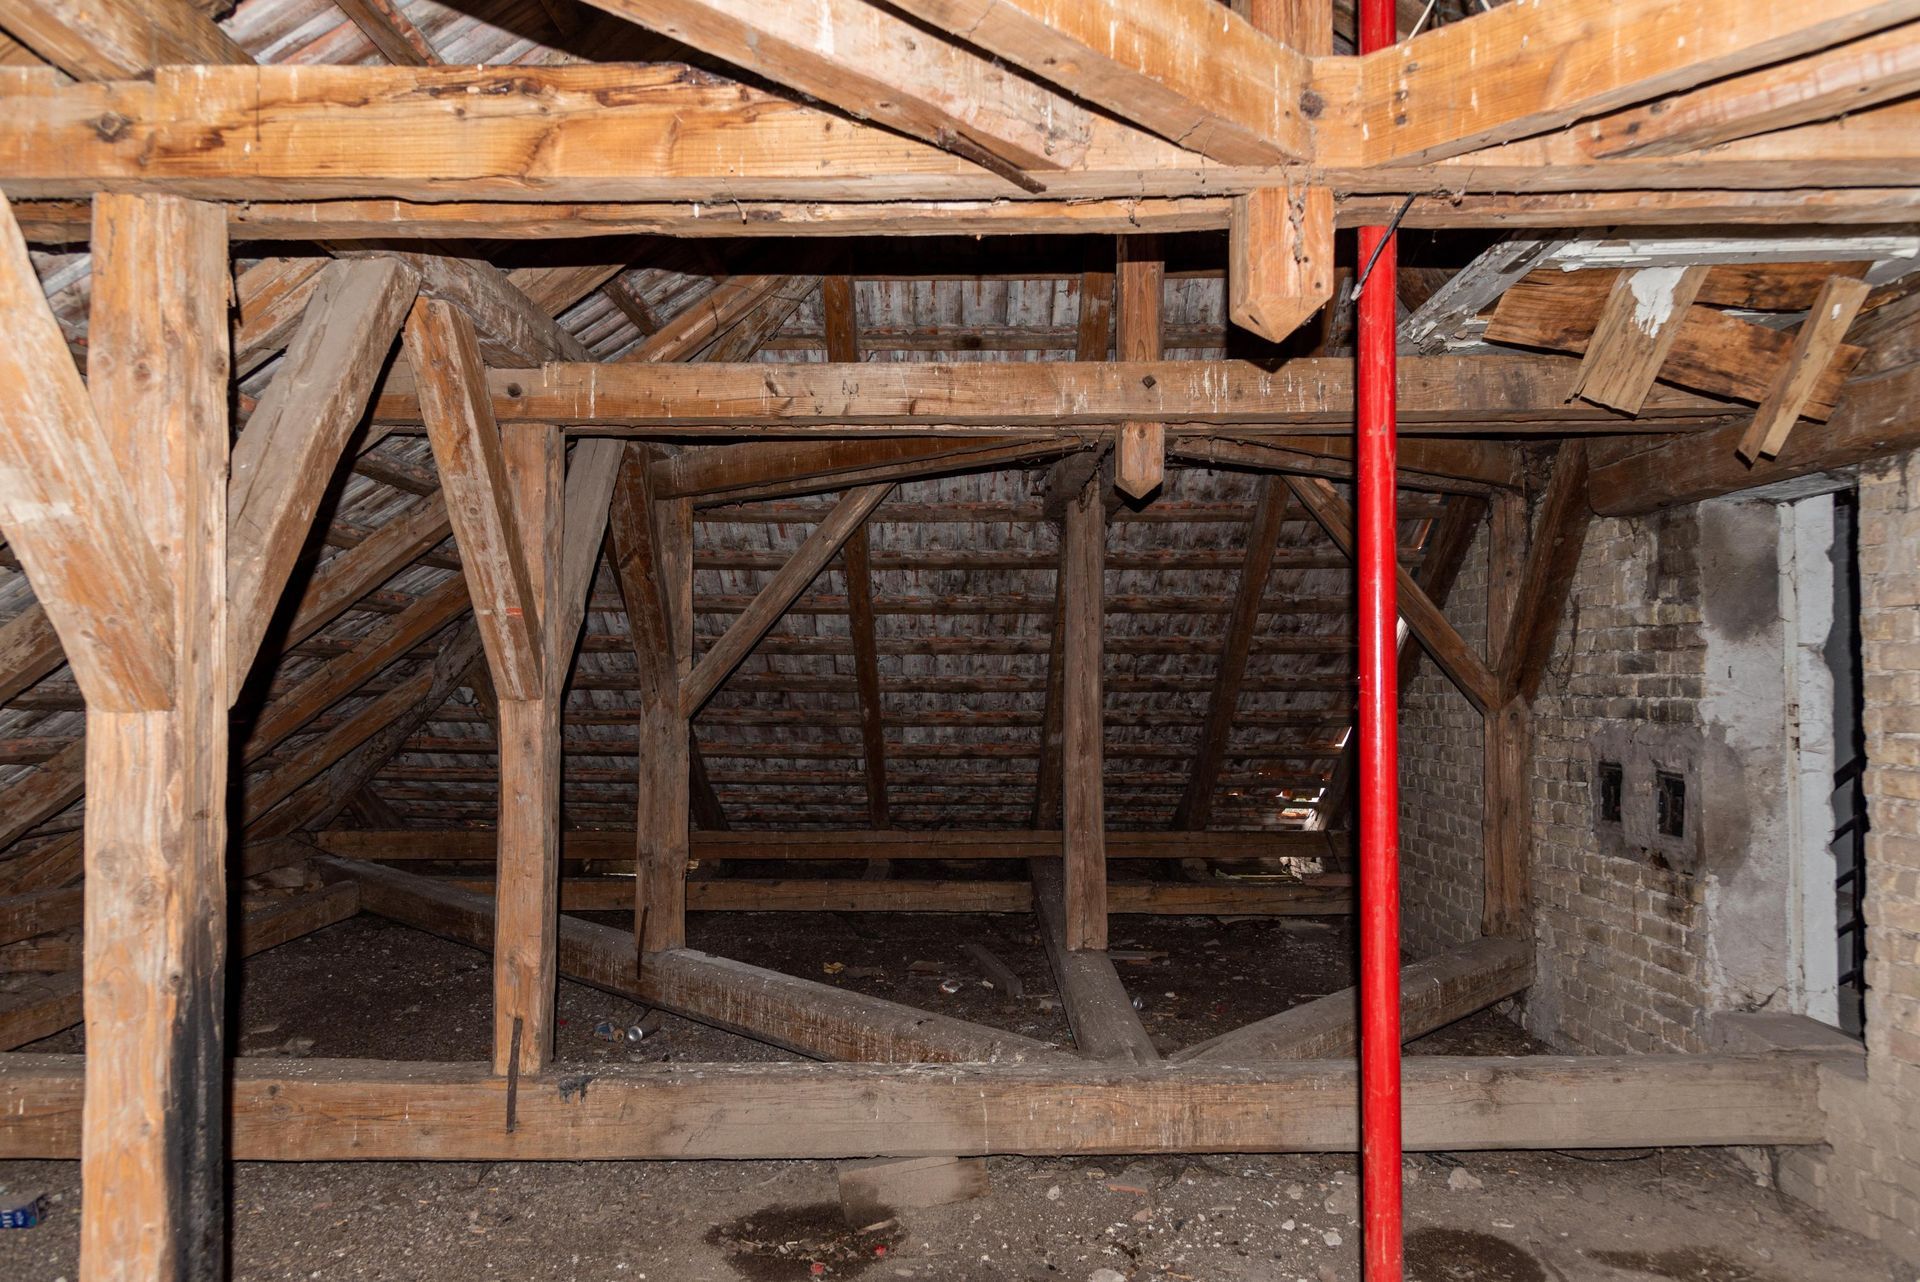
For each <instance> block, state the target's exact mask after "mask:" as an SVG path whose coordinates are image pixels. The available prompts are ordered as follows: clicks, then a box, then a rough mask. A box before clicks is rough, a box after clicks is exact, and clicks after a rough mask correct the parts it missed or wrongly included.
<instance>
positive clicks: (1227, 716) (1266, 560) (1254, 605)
mask: <svg viewBox="0 0 1920 1282" xmlns="http://www.w3.org/2000/svg"><path fill="white" fill-rule="evenodd" d="M1288 506H1289V502H1288V497H1287V488H1286V485H1285V484H1284V483H1283V482H1282V481H1280V480H1279V479H1278V478H1276V477H1271V476H1268V477H1262V478H1261V480H1260V488H1259V493H1258V495H1257V497H1256V498H1255V499H1254V508H1253V519H1252V520H1251V521H1249V522H1248V523H1247V559H1246V564H1245V565H1243V566H1242V567H1241V570H1240V585H1239V587H1238V589H1236V591H1235V593H1234V598H1233V608H1232V610H1231V611H1230V612H1229V613H1228V615H1227V632H1226V644H1225V646H1224V648H1223V649H1222V650H1221V653H1220V665H1219V669H1218V674H1217V675H1216V676H1215V678H1214V686H1213V693H1212V695H1211V696H1210V697H1209V700H1208V703H1207V719H1206V722H1205V724H1204V725H1203V726H1202V727H1201V730H1200V746H1199V749H1198V750H1197V751H1196V752H1195V753H1194V755H1193V771H1192V774H1191V775H1189V777H1188V779H1187V787H1186V791H1185V792H1184V793H1183V794H1182V795H1181V797H1180V805H1179V807H1178V808H1177V809H1176V810H1175V811H1174V814H1173V826H1174V827H1176V828H1187V829H1202V828H1205V827H1206V826H1207V821H1208V819H1210V818H1211V817H1212V814H1213V793H1214V787H1215V785H1216V784H1217V783H1218V781H1219V778H1220V767H1221V766H1222V765H1224V764H1225V762H1226V758H1227V745H1228V742H1229V741H1230V740H1231V738H1232V737H1233V726H1234V717H1235V713H1236V712H1237V711H1238V710H1239V707H1240V683H1241V681H1242V679H1243V678H1244V677H1245V676H1246V672H1247V658H1248V656H1249V655H1250V654H1251V653H1252V649H1253V635H1254V632H1255V630H1256V629H1257V628H1258V626H1259V623H1260V607H1261V603H1262V602H1264V601H1265V600H1266V594H1267V581H1268V580H1269V579H1271V578H1272V577H1273V558H1274V552H1275V551H1276V550H1277V549H1278V547H1279V545H1280V527H1281V526H1282V525H1283V524H1285V522H1286V519H1287V509H1288Z"/></svg>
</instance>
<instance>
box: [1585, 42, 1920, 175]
mask: <svg viewBox="0 0 1920 1282" xmlns="http://www.w3.org/2000/svg"><path fill="white" fill-rule="evenodd" d="M1915 90H1920V30H1916V29H1915V27H1914V26H1913V25H1912V24H1908V25H1905V26H1900V27H1896V28H1894V29H1892V30H1890V31H1883V32H1881V33H1880V34H1878V35H1874V36H1868V37H1866V38H1865V39H1861V40H1853V41H1849V42H1848V43H1846V44H1843V45H1838V46H1836V47H1834V48H1832V49H1828V50H1826V51H1824V52H1822V53H1817V54H1812V55H1809V56H1807V57H1802V58H1796V59H1794V60H1792V61H1789V62H1783V63H1780V64H1778V65H1776V66H1771V67H1763V68H1761V69H1760V70H1758V71H1751V72H1748V73H1747V74H1745V75H1740V76H1732V77H1729V78H1728V79H1725V80H1721V81H1717V82H1715V83H1713V84H1710V85H1706V86H1703V87H1702V88H1699V89H1695V90H1692V91H1691V92H1688V93H1683V94H1678V95H1675V96H1673V97H1670V98H1662V99H1660V100H1658V101H1656V102H1651V103H1647V104H1645V105H1644V106H1638V107H1632V108H1629V109H1627V110H1625V111H1620V112H1615V113H1614V114H1612V115H1610V116H1605V117H1602V118H1601V119H1599V120H1597V121H1589V122H1587V123H1586V124H1583V125H1582V126H1581V128H1582V130H1583V131H1591V136H1592V137H1593V139H1594V142H1593V144H1592V145H1593V153H1594V154H1595V155H1596V156H1678V155H1681V154H1682V153H1684V152H1689V151H1697V150H1700V149H1702V148H1706V147H1713V146H1717V145H1718V144H1720V143H1723V142H1732V141H1733V140H1735V139H1736V138H1745V137H1748V136H1750V135H1753V134H1758V133H1766V132H1768V131H1770V130H1774V129H1789V128H1792V127H1793V126H1795V125H1803V124H1807V123H1809V122H1811V121H1815V120H1824V119H1827V118H1828V117H1831V116H1837V115H1840V114H1841V113H1843V112H1849V111H1862V110H1864V109H1866V108H1868V107H1873V106H1877V105H1879V104H1880V103H1883V102H1891V101H1893V100H1894V99H1896V98H1902V97H1905V96H1906V95H1908V94H1910V93H1913V92H1914V91H1915Z"/></svg>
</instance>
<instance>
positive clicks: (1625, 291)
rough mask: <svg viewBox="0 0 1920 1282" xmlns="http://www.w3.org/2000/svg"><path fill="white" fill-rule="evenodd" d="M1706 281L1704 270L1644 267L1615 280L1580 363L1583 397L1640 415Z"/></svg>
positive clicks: (1697, 268)
mask: <svg viewBox="0 0 1920 1282" xmlns="http://www.w3.org/2000/svg"><path fill="white" fill-rule="evenodd" d="M1706 276H1707V269H1706V268H1705V267H1642V268H1638V269H1636V270H1633V271H1623V272H1621V273H1620V274H1619V275H1618V276H1616V277H1614V281H1613V288H1612V289H1611V290H1610V291H1609V292H1608V294H1607V301H1606V303H1605V304H1603V305H1602V306H1601V308H1600V315H1599V319H1598V320H1596V321H1595V322H1594V327H1593V336H1592V337H1591V338H1589V339H1588V340H1587V353H1586V358H1585V359H1584V360H1582V361H1581V362H1580V380H1579V395H1581V396H1583V397H1585V398H1586V399H1587V400H1590V401H1592V402H1594V403H1595V404H1596V405H1609V406H1612V407H1613V408H1614V409H1617V410H1620V411H1622V412H1623V413H1627V414H1638V413H1639V412H1640V406H1641V405H1643V404H1644V403H1645V402H1646V399H1647V393H1648V392H1650V391H1652V390H1653V381H1654V379H1656V378H1658V377H1659V376H1660V367H1661V366H1663V365H1665V364H1666V362H1667V354H1668V353H1669V352H1671V351H1672V350H1673V344H1674V340H1676V339H1677V338H1679V336H1680V326H1681V323H1682V321H1684V319H1685V317H1686V312H1687V309H1688V308H1690V307H1692V306H1693V300H1694V296H1695V295H1696V294H1698V293H1699V292H1700V286H1701V284H1702V283H1703V282H1704V281H1705V280H1706Z"/></svg>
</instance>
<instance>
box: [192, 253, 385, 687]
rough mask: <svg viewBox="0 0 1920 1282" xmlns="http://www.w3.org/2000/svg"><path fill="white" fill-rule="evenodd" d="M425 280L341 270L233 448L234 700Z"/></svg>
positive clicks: (321, 283) (317, 296)
mask: <svg viewBox="0 0 1920 1282" xmlns="http://www.w3.org/2000/svg"><path fill="white" fill-rule="evenodd" d="M417 287H418V277H417V276H416V275H415V274H414V272H413V271H412V270H411V269H410V268H408V267H406V266H405V265H404V264H402V263H399V262H397V261H395V260H393V259H368V260H365V261H361V262H341V263H334V264H333V265H331V266H329V267H328V268H327V269H326V270H325V271H323V272H322V273H321V274H320V277H319V280H318V282H317V284H316V287H315V291H314V294H313V299H312V301H311V302H310V303H309V304H308V306H307V312H306V319H305V320H304V321H303V322H302V323H301V325H300V328H299V331H298V332H297V333H295V334H294V336H293V339H292V342H291V344H290V345H289V347H288V349H287V355H286V359H284V360H283V361H282V362H281V363H280V367H279V369H278V370H277V371H276V372H275V373H274V376H273V381H272V382H271V383H269V384H268V385H267V390H266V391H265V392H264V393H263V394H262V395H261V397H260V403H259V405H258V406H257V407H256V408H255V409H254V412H253V415H252V417H250V418H249V419H248V420H247V425H246V428H245V429H244V430H243V431H242V432H241V433H240V439H239V440H238V441H237V442H235V444H234V448H233V461H232V469H231V471H232V477H231V480H230V481H229V482H228V487H227V540H228V548H227V557H228V567H227V580H228V587H227V590H228V593H229V597H230V599H229V601H228V606H227V631H228V639H227V647H228V651H229V660H230V661H229V666H228V680H229V682H230V684H231V686H232V689H231V690H229V692H228V697H229V698H235V697H238V695H239V693H240V687H241V686H242V685H244V684H245V682H246V679H247V673H248V671H249V670H250V669H251V668H252V666H253V659H254V656H255V654H256V653H258V651H259V648H260V641H261V638H262V637H264V636H265V635H266V631H267V625H268V624H269V623H271V622H272V620H273V615H274V612H275V610H276V609H278V607H279V604H280V593H281V590H282V589H283V588H284V587H285V586H286V582H287V577H288V576H289V575H290V574H291V573H292V572H293V567H294V563H295V561H296V560H297V559H298V558H299V556H300V552H301V549H302V547H303V546H304V545H305V543H306V541H307V535H308V533H309V529H310V527H311V525H312V523H313V517H314V514H315V513H316V512H317V511H319V508H320V502H321V500H322V498H323V497H325V494H326V490H327V487H328V485H329V484H330V482H331V480H332V478H333V472H334V465H335V463H336V461H337V460H338V459H339V457H340V451H341V450H342V449H343V448H344V447H345V445H346V442H347V438H348V437H349V436H351V435H352V434H353V431H354V429H355V428H356V427H358V426H359V425H360V421H361V418H362V416H363V415H364V413H365V411H366V407H367V402H368V400H369V399H370V398H371V397H372V395H373V389H374V384H375V382H376V381H377V380H378V378H379V376H380V372H381V370H382V368H383V367H384V366H385V364H386V359H387V353H388V351H389V350H390V349H391V348H392V346H393V340H394V336H395V335H396V334H397V333H398V332H399V330H400V323H401V322H402V321H403V320H405V319H406V315H407V310H408V309H409V308H410V307H411V306H412V305H413V298H414V293H415V291H416V289H417Z"/></svg>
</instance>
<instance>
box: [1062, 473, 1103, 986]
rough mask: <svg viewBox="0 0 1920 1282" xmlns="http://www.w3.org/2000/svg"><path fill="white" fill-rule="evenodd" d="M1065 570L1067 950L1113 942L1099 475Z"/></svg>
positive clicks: (1073, 525) (1089, 489)
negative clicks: (1110, 930)
mask: <svg viewBox="0 0 1920 1282" xmlns="http://www.w3.org/2000/svg"><path fill="white" fill-rule="evenodd" d="M1062 538H1063V539H1064V545H1063V547H1062V550H1061V556H1060V572H1061V573H1062V574H1064V575H1065V576H1066V578H1065V580H1064V582H1063V583H1062V585H1061V598H1062V609H1061V615H1062V620H1063V622H1064V623H1065V625H1066V629H1067V636H1066V644H1065V646H1064V647H1063V649H1062V653H1061V658H1062V659H1063V661H1064V684H1063V686H1062V689H1061V693H1062V695H1063V696H1064V699H1063V705H1062V717H1061V720H1062V725H1063V728H1064V739H1065V744H1064V749H1063V757H1064V761H1063V774H1064V777H1065V778H1064V782H1065V793H1066V796H1065V800H1064V805H1063V818H1064V821H1065V832H1064V835H1063V842H1064V845H1063V847H1062V850H1061V854H1062V863H1063V864H1064V868H1065V874H1066V892H1067V893H1066V901H1067V929H1066V937H1067V947H1068V948H1069V949H1074V950H1079V949H1087V948H1093V949H1104V948H1105V947H1106V946H1107V828H1106V822H1107V821H1106V790H1105V787H1104V784H1103V780H1102V777H1101V772H1102V769H1103V768H1104V764H1105V761H1104V758H1105V751H1104V747H1105V745H1104V743H1103V742H1102V739H1103V731H1104V722H1105V716H1104V713H1105V697H1104V694H1103V690H1104V683H1103V682H1102V680H1101V676H1102V673H1101V664H1102V662H1103V650H1102V644H1101V640H1102V636H1103V634H1104V632H1105V630H1106V562H1107V546H1106V545H1107V513H1106V505H1105V503H1104V502H1103V501H1102V495H1101V493H1100V476H1099V473H1098V472H1096V473H1094V476H1093V479H1091V480H1090V481H1088V483H1087V485H1086V488H1085V489H1083V490H1082V491H1081V492H1080V493H1079V495H1078V496H1077V497H1075V498H1074V500H1073V501H1072V502H1071V503H1069V504H1068V505H1067V519H1066V525H1065V529H1064V531H1063V533H1062Z"/></svg>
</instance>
